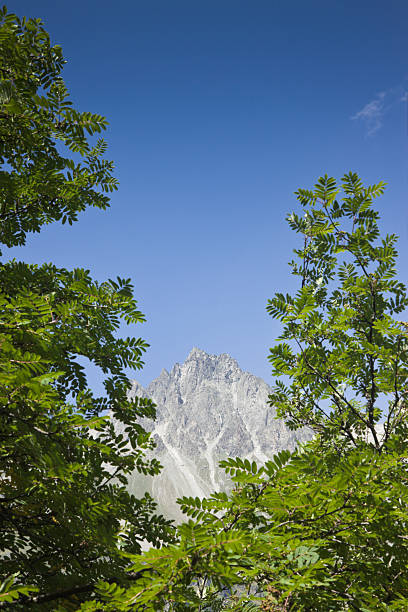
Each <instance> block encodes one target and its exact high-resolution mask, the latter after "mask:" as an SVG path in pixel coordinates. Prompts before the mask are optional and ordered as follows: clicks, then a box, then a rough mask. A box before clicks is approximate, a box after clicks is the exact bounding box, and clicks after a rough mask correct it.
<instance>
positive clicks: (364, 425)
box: [267, 173, 408, 450]
mask: <svg viewBox="0 0 408 612" xmlns="http://www.w3.org/2000/svg"><path fill="white" fill-rule="evenodd" d="M342 188H343V191H344V197H343V198H342V199H341V201H340V202H339V201H338V199H337V196H338V193H339V191H340V189H339V187H338V185H337V184H336V181H335V180H334V179H333V178H328V177H327V176H325V177H324V178H321V179H320V180H319V182H318V183H317V185H316V187H315V189H314V190H313V191H310V190H306V189H300V190H299V191H298V192H297V196H298V200H299V201H300V203H301V204H302V206H303V208H304V209H305V212H304V214H303V215H301V216H300V215H296V214H292V215H290V216H289V218H288V221H289V224H290V226H291V228H292V229H293V230H294V231H295V232H298V233H300V234H301V236H302V239H303V248H302V249H300V250H297V251H295V252H296V254H297V256H298V261H293V262H292V263H291V266H292V272H293V273H294V274H295V275H297V276H299V277H300V278H301V282H302V287H301V289H300V290H299V291H298V293H297V294H296V295H295V296H290V295H286V296H285V295H283V294H278V295H276V296H275V297H274V298H273V299H272V300H270V302H269V304H268V307H267V309H268V311H269V313H270V314H271V315H273V316H274V317H275V318H278V319H279V320H280V321H282V323H283V324H284V331H283V334H282V336H281V340H283V342H280V343H279V344H277V345H276V346H275V347H273V348H272V349H271V354H270V361H271V363H272V365H273V373H274V374H276V375H278V376H282V375H286V376H288V377H289V378H290V380H291V385H290V386H286V385H285V384H284V383H283V382H282V381H280V382H279V383H278V384H277V386H276V387H275V390H274V394H273V395H272V397H271V402H272V404H273V405H274V406H276V407H277V409H278V412H279V415H280V416H282V417H283V418H284V419H285V420H286V421H287V422H288V423H289V425H291V426H293V427H295V428H296V427H299V426H301V425H310V426H311V427H312V428H313V429H314V430H315V431H317V432H320V433H321V434H322V435H323V436H324V437H326V436H329V437H330V439H333V436H335V437H336V436H340V437H341V438H344V437H347V438H348V439H349V440H350V441H351V442H353V443H355V442H356V437H360V436H361V435H365V436H367V435H368V436H370V438H371V439H372V441H373V443H374V445H375V447H376V449H377V450H381V448H383V446H384V445H385V446H386V445H387V443H388V440H389V438H390V436H391V435H392V433H393V432H394V431H395V430H396V429H397V428H398V426H399V425H400V424H401V423H402V422H404V420H405V417H406V403H407V401H406V400H407V392H408V390H407V386H406V382H407V375H408V370H407V363H408V358H407V357H408V355H407V341H406V328H405V325H404V324H401V322H399V321H396V320H395V319H394V317H395V315H400V314H401V313H402V312H403V311H404V310H405V309H406V308H407V306H408V297H407V294H406V289H405V286H404V285H403V284H402V283H400V282H398V281H397V280H396V278H395V277H396V270H395V259H396V256H397V251H396V249H395V244H396V240H397V237H396V236H395V235H394V234H392V235H387V236H385V238H383V239H381V240H380V232H379V228H378V219H379V214H378V212H377V211H376V210H374V209H373V207H372V203H373V199H374V198H376V197H377V196H379V195H381V194H382V193H383V190H384V184H383V183H379V184H378V185H373V186H371V187H364V186H363V184H362V182H361V180H360V179H359V177H358V176H357V175H356V174H353V173H350V174H348V175H346V176H345V177H344V178H343V182H342ZM299 260H300V261H299ZM384 404H386V406H384ZM384 418H385V423H384V427H383V428H382V429H383V433H382V434H381V435H380V434H379V431H378V427H377V428H376V425H377V424H378V423H379V422H380V419H384Z"/></svg>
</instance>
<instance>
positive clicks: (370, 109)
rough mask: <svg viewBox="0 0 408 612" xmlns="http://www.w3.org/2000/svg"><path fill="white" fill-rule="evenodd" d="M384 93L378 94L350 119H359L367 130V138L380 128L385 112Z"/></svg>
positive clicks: (385, 93)
mask: <svg viewBox="0 0 408 612" xmlns="http://www.w3.org/2000/svg"><path fill="white" fill-rule="evenodd" d="M386 95H387V92H386V91H381V92H380V93H378V94H377V95H376V96H375V98H374V99H373V100H371V102H368V103H367V104H366V105H365V106H363V108H362V109H361V110H359V111H358V113H356V114H355V115H353V116H352V117H351V119H353V120H358V119H360V120H361V121H363V122H364V123H365V125H366V128H367V136H373V135H374V134H375V133H376V132H378V130H379V129H380V128H381V127H382V124H383V117H384V115H385V112H386V110H387V109H386V107H385V97H386Z"/></svg>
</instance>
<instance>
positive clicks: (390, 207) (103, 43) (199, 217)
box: [8, 0, 408, 384]
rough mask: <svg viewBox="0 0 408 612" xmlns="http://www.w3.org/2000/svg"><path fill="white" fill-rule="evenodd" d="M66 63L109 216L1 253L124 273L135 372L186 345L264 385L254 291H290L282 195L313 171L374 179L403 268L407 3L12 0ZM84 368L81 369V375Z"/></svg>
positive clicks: (259, 299)
mask: <svg viewBox="0 0 408 612" xmlns="http://www.w3.org/2000/svg"><path fill="white" fill-rule="evenodd" d="M8 8H9V10H10V11H13V12H15V13H17V14H18V15H20V16H22V15H27V16H32V17H41V18H42V19H43V20H44V22H45V26H46V28H47V30H48V31H49V32H50V34H51V37H52V39H53V41H54V42H55V43H58V44H60V45H61V46H62V48H63V51H64V55H65V57H66V59H67V60H68V63H67V65H66V68H65V71H64V78H65V80H66V83H67V85H68V87H69V89H70V91H71V94H72V99H73V100H74V102H75V105H76V107H77V108H79V109H80V110H85V111H92V112H97V113H100V114H103V115H105V116H106V117H107V118H108V120H109V123H110V126H109V130H108V132H107V133H106V139H107V141H108V144H109V149H108V156H109V158H111V159H113V160H115V164H116V176H117V177H118V178H119V180H120V189H119V191H118V193H117V194H114V196H113V197H112V207H111V209H110V210H109V211H108V212H101V211H95V210H92V211H89V212H87V213H85V214H84V215H83V216H82V217H80V221H79V223H77V224H76V226H73V227H72V228H69V227H66V226H64V227H60V226H57V225H53V226H50V227H49V228H47V229H46V230H45V231H43V232H42V234H40V235H35V236H31V237H30V238H29V241H28V245H27V247H25V249H20V250H19V249H13V252H12V254H13V255H14V256H16V257H19V258H21V259H25V260H26V261H35V262H42V261H54V262H55V263H56V264H57V265H61V266H65V267H68V268H73V267H76V266H81V267H86V268H89V269H90V270H91V271H92V273H93V274H94V276H95V277H96V278H99V279H103V278H105V277H112V276H113V277H116V276H117V275H120V276H125V277H131V278H132V279H133V282H134V285H135V294H136V296H137V299H138V300H139V305H140V307H141V309H142V311H143V312H144V313H145V314H146V316H147V319H148V322H147V323H146V324H144V325H143V326H139V327H136V328H135V329H133V330H132V331H131V334H132V335H138V336H139V335H141V336H142V337H144V338H145V339H146V340H147V341H148V342H149V343H150V345H151V348H150V349H149V351H148V352H147V354H146V357H145V361H146V366H145V368H144V370H143V371H142V372H138V373H137V374H135V377H136V378H137V379H138V380H139V381H140V382H141V383H142V384H146V383H147V382H149V381H150V380H151V379H152V378H154V377H155V376H157V375H158V374H159V373H160V370H161V368H162V367H165V368H167V369H169V368H170V367H172V365H173V364H174V362H176V361H179V362H181V361H184V359H185V357H186V356H187V353H188V352H189V350H190V349H191V348H192V347H193V346H198V347H200V348H202V349H204V350H206V351H208V352H211V353H223V352H226V353H229V354H231V355H232V356H233V357H235V358H236V359H237V360H238V362H239V363H240V365H241V367H243V368H244V369H246V370H249V371H252V372H253V373H255V374H257V375H259V376H262V377H263V378H265V380H267V381H268V382H272V381H271V377H270V369H269V364H268V362H267V354H268V348H269V347H270V346H271V345H272V344H273V342H274V339H275V338H276V336H277V335H278V334H279V326H278V325H277V324H276V323H275V322H274V321H273V320H272V319H271V318H270V317H268V316H267V314H266V311H265V306H266V302H267V298H268V297H272V295H273V294H274V292H276V291H290V290H292V289H293V288H294V287H295V284H294V279H292V278H291V277H290V275H289V268H288V266H287V261H289V259H291V255H292V253H291V251H292V249H293V248H295V247H297V246H298V244H297V241H296V236H295V235H294V234H292V233H291V232H290V231H289V229H288V228H287V226H286V222H285V216H286V214H287V213H288V212H289V211H291V210H294V209H296V207H297V202H296V200H295V198H294V196H293V192H294V191H295V190H296V189H297V188H298V187H311V186H312V185H313V184H314V182H315V181H316V179H317V178H318V177H319V176H320V175H322V174H324V173H328V174H330V175H333V176H336V177H339V178H340V177H341V176H342V175H343V174H344V173H345V172H348V171H349V170H353V171H357V172H359V173H360V174H361V176H362V178H363V179H364V180H365V181H366V182H368V183H369V182H376V181H378V180H381V179H383V180H385V181H387V183H388V185H389V186H388V189H387V192H386V195H385V196H384V197H383V198H382V199H381V200H380V201H379V203H380V205H381V210H382V216H383V224H382V227H383V229H384V231H388V232H397V233H398V234H399V235H400V242H399V247H400V253H401V256H400V260H399V269H400V277H401V279H402V280H404V281H405V282H406V281H408V270H407V265H406V262H407V256H408V248H407V244H408V242H407V238H408V208H407V194H408V155H407V153H408V131H407V130H408V128H407V105H408V103H407V102H406V101H404V100H403V98H404V93H405V92H406V91H407V90H408V64H407V59H408V52H407V51H408V49H407V47H408V38H407V26H408V3H407V2H406V1H405V0H400V1H395V0H389V1H388V2H386V3H385V2H383V1H378V0H372V1H370V2H368V1H360V2H345V1H344V0H343V1H335V0H330V2H327V0H325V1H320V0H319V1H315V0H311V1H309V2H305V1H304V0H292V1H287V2H285V1H283V0H279V1H278V0H255V1H254V0H253V1H250V0H246V1H241V0H199V1H198V0H194V1H193V0H134V1H131V0H128V1H123V0H117V1H116V2H112V1H109V2H107V1H106V0H98V1H95V0H82V1H79V0H71V1H70V2H67V1H66V2H63V1H60V2H56V1H55V0H53V1H50V0H36V1H35V2H32V0H16V1H14V2H11V3H9V4H8ZM92 380H93V381H95V380H96V379H95V378H94V377H92Z"/></svg>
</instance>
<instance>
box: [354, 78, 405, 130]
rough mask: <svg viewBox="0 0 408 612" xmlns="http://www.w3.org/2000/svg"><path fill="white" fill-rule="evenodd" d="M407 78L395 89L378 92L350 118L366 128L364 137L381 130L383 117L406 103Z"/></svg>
mask: <svg viewBox="0 0 408 612" xmlns="http://www.w3.org/2000/svg"><path fill="white" fill-rule="evenodd" d="M406 87H407V78H404V80H403V82H402V83H400V84H399V85H398V86H397V87H392V88H391V89H387V90H386V91H380V92H379V93H378V94H376V95H375V96H374V98H373V99H372V100H370V102H368V103H367V104H366V105H365V106H363V108H362V109H361V110H359V111H358V112H357V113H355V114H354V115H352V117H350V118H351V119H352V120H353V121H362V122H363V123H364V124H365V127H366V136H373V135H374V134H375V133H376V132H378V130H379V129H381V128H382V126H383V123H384V117H385V115H386V114H387V113H388V111H389V110H390V109H392V108H393V107H394V106H395V105H397V104H401V102H408V91H407V89H406Z"/></svg>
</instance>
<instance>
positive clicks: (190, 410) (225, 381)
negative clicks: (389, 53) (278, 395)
mask: <svg viewBox="0 0 408 612" xmlns="http://www.w3.org/2000/svg"><path fill="white" fill-rule="evenodd" d="M270 393H271V388H270V387H269V386H268V385H267V384H266V383H265V381H263V380H262V379H261V378H258V377H256V376H254V375H253V374H250V373H249V372H244V371H242V370H241V368H240V367H239V365H238V363H237V361H236V360H235V359H233V358H232V357H230V356H229V355H228V354H226V353H224V354H222V355H209V354H208V353H206V352H205V351H203V350H201V349H199V348H197V347H195V348H193V349H192V350H191V351H190V353H189V355H188V356H187V359H186V361H185V362H184V363H183V364H181V365H180V364H178V363H177V364H175V366H174V367H173V368H172V370H171V371H170V372H167V370H162V372H161V374H160V376H159V377H158V378H156V379H155V380H153V381H152V382H151V383H150V384H149V385H148V387H147V388H146V389H143V388H142V387H141V385H139V384H138V383H137V382H136V381H134V383H133V385H132V388H131V390H130V396H141V397H150V398H152V399H153V401H154V402H155V403H156V404H157V418H156V421H145V422H144V423H143V424H144V426H146V428H147V429H148V430H149V431H151V432H152V436H153V438H154V440H155V441H156V444H157V447H156V449H155V452H154V455H155V456H156V457H157V458H158V459H159V460H160V462H161V463H162V464H163V466H164V469H163V471H162V472H161V474H160V476H158V477H155V478H153V479H146V478H143V477H141V476H140V475H138V474H135V475H134V477H133V478H132V481H131V483H130V484H131V487H132V488H133V489H136V492H138V493H140V492H141V487H142V488H143V487H145V488H147V489H148V490H150V492H151V493H152V494H153V496H154V497H156V499H157V500H158V501H159V505H160V508H161V510H162V511H163V512H165V513H166V514H168V515H169V516H173V517H174V518H177V519H180V518H181V515H180V511H179V509H178V506H177V505H176V504H175V499H176V498H177V497H181V496H183V495H193V496H199V497H203V496H206V495H208V494H209V493H210V492H211V491H214V490H220V489H227V488H228V487H229V486H230V482H229V480H228V478H227V477H226V475H225V473H224V472H223V471H222V470H221V469H220V468H219V467H218V462H219V461H220V460H221V459H223V458H226V457H236V456H239V457H242V458H248V459H249V460H250V461H253V460H255V461H257V462H264V461H266V460H267V459H268V458H270V457H271V456H272V455H274V454H275V453H276V452H278V451H279V450H281V449H283V448H289V449H293V448H294V447H295V445H296V443H297V441H298V440H305V439H308V438H310V437H311V436H310V432H307V431H299V432H292V431H290V430H289V429H288V428H287V427H286V426H285V424H284V423H283V421H281V420H277V419H276V418H275V417H276V414H275V410H274V409H273V408H271V407H270V406H268V403H267V402H268V396H269V394H270Z"/></svg>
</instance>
